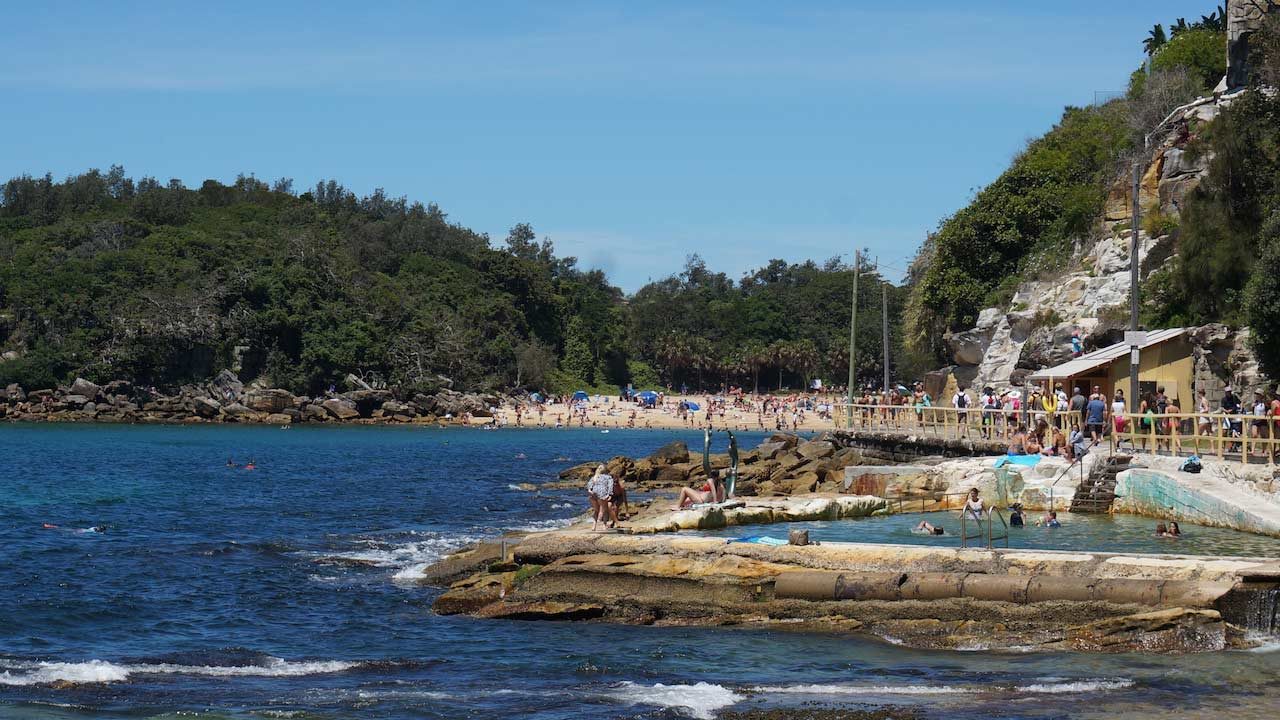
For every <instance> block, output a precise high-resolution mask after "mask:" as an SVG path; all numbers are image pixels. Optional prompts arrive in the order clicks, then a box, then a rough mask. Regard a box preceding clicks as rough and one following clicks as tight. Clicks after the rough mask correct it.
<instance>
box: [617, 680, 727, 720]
mask: <svg viewBox="0 0 1280 720" xmlns="http://www.w3.org/2000/svg"><path fill="white" fill-rule="evenodd" d="M601 694H602V695H603V696H604V697H607V698H609V699H612V700H614V701H617V702H622V703H626V704H628V705H654V706H657V707H662V708H668V709H670V710H674V711H676V712H678V713H680V714H682V715H687V716H689V717H693V718H699V720H711V718H713V717H715V711H717V710H720V709H721V708H726V707H729V706H730V705H733V704H734V703H737V702H739V701H741V700H743V699H744V698H743V696H741V695H739V694H737V693H735V692H734V691H732V690H730V689H729V688H726V687H724V686H722V685H713V684H712V683H705V682H700V683H697V684H694V685H663V684H662V683H658V684H657V685H637V684H636V683H632V682H624V683H621V684H619V685H615V686H614V687H612V688H610V689H608V690H606V691H604V692H603V693H601Z"/></svg>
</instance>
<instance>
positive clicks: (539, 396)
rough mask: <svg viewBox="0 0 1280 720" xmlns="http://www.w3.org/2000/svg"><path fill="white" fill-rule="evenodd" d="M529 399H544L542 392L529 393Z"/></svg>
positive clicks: (535, 400)
mask: <svg viewBox="0 0 1280 720" xmlns="http://www.w3.org/2000/svg"><path fill="white" fill-rule="evenodd" d="M529 399H530V400H532V401H534V402H536V403H540V402H543V400H544V398H543V397H542V393H529Z"/></svg>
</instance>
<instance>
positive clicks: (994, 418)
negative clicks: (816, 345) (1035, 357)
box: [832, 403, 1280, 465]
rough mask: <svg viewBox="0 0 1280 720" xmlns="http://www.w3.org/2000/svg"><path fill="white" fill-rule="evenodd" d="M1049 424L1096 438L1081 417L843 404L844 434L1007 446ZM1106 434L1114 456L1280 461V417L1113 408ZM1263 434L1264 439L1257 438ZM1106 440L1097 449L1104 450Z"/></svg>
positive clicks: (835, 416) (837, 410)
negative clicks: (1022, 431)
mask: <svg viewBox="0 0 1280 720" xmlns="http://www.w3.org/2000/svg"><path fill="white" fill-rule="evenodd" d="M1039 420H1044V421H1045V422H1046V423H1047V424H1048V425H1049V426H1050V427H1051V428H1053V427H1056V428H1058V429H1060V430H1061V431H1062V432H1063V434H1067V433H1068V432H1069V430H1070V428H1071V425H1073V424H1078V425H1080V429H1081V430H1082V431H1083V432H1085V433H1086V434H1089V427H1088V426H1087V425H1086V424H1084V423H1082V422H1081V420H1083V418H1082V417H1081V415H1080V414H1079V413H1076V412H1072V411H1070V410H1068V411H1064V412H1057V411H1052V412H1051V411H1047V410H1043V409H1031V408H1022V409H1020V410H1012V409H1005V408H997V409H986V408H982V407H980V406H970V407H965V408H955V407H942V406H937V405H881V404H878V403H855V404H853V405H848V404H835V405H833V406H832V421H833V424H834V425H835V427H836V428H850V429H854V430H869V431H887V432H901V433H905V434H918V435H930V436H933V437H937V438H943V439H957V440H964V439H969V440H973V439H987V440H990V441H992V442H1001V441H1005V440H1008V439H1009V438H1011V437H1012V435H1013V433H1014V431H1015V430H1016V428H1017V427H1018V425H1020V424H1025V425H1027V426H1028V427H1029V428H1033V427H1034V426H1035V425H1036V423H1037V422H1038V421H1039ZM1102 434H1103V435H1104V436H1106V438H1107V439H1108V442H1109V443H1110V446H1111V451H1112V453H1113V454H1114V453H1115V452H1116V451H1117V450H1118V449H1119V446H1120V445H1123V444H1126V443H1127V444H1128V446H1129V448H1131V449H1132V450H1134V451H1138V450H1143V451H1147V452H1156V453H1159V452H1161V451H1163V452H1166V453H1168V454H1171V455H1190V454H1196V455H1201V456H1210V455H1213V456H1216V457H1218V459H1220V460H1228V459H1232V460H1239V461H1241V462H1266V463H1267V464H1269V465H1274V464H1275V463H1276V459H1277V456H1280V416H1275V415H1252V414H1249V413H1233V414H1228V413H1224V412H1222V411H1220V410H1219V411H1213V412H1179V413H1142V414H1136V413H1127V412H1126V413H1123V414H1113V413H1112V412H1111V411H1110V410H1108V411H1107V412H1106V414H1105V416H1104V419H1103V429H1102ZM1255 434H1256V437H1255V436H1254V435H1255ZM1100 443H1101V439H1099V441H1097V442H1095V443H1094V446H1095V447H1096V446H1097V445H1098V444H1100Z"/></svg>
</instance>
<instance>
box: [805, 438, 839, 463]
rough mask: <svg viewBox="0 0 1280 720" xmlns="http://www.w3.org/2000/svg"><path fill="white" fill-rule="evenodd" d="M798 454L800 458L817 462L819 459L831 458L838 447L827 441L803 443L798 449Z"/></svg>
mask: <svg viewBox="0 0 1280 720" xmlns="http://www.w3.org/2000/svg"><path fill="white" fill-rule="evenodd" d="M796 452H797V453H798V454H799V455H800V457H802V458H805V459H806V460H816V459H819V458H827V457H831V456H832V455H834V454H835V453H836V446H835V445H832V444H831V443H830V442H829V441H827V440H814V441H813V442H807V443H803V444H802V445H800V446H798V447H797V448H796Z"/></svg>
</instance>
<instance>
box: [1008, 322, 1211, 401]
mask: <svg viewBox="0 0 1280 720" xmlns="http://www.w3.org/2000/svg"><path fill="white" fill-rule="evenodd" d="M1189 330H1190V328H1168V329H1165V330H1149V331H1147V341H1146V343H1145V344H1143V345H1140V346H1139V349H1140V353H1139V360H1138V387H1139V389H1140V391H1141V392H1142V394H1143V395H1148V394H1153V393H1155V391H1156V388H1157V387H1163V388H1164V390H1165V394H1166V395H1168V396H1169V397H1170V398H1172V399H1173V400H1174V401H1176V402H1177V403H1178V405H1179V407H1182V408H1184V409H1185V408H1189V407H1191V406H1192V405H1191V403H1192V400H1193V397H1192V390H1193V388H1192V376H1193V374H1194V369H1195V360H1194V358H1193V356H1192V353H1191V343H1190V342H1189V341H1188V339H1187V332H1188V331H1189ZM1027 380H1028V381H1029V382H1031V383H1034V384H1043V385H1047V386H1048V388H1049V389H1050V390H1052V388H1053V386H1054V385H1055V384H1057V383H1062V387H1063V388H1064V389H1065V390H1066V391H1067V394H1071V389H1072V387H1074V386H1077V385H1078V386H1080V389H1081V390H1083V391H1084V393H1085V394H1086V395H1088V394H1089V391H1090V390H1091V389H1092V388H1093V386H1095V385H1096V386H1098V387H1100V388H1102V392H1103V393H1104V394H1105V396H1106V397H1107V398H1108V399H1110V398H1111V397H1113V396H1114V395H1115V390H1116V388H1121V389H1123V390H1124V391H1125V395H1128V394H1129V346H1128V345H1126V344H1124V343H1122V342H1121V343H1116V344H1115V345H1110V346H1108V347H1105V348H1102V349H1100V350H1094V351H1093V352H1091V353H1086V354H1084V355H1081V356H1080V357H1078V358H1073V359H1071V360H1070V361H1068V362H1065V363H1062V364H1061V365H1055V366H1053V367H1051V368H1045V369H1043V370H1037V371H1036V372H1034V373H1032V374H1031V375H1029V376H1028V377H1027ZM1128 404H1129V405H1130V406H1133V404H1134V401H1133V400H1132V399H1130V400H1129V403H1128Z"/></svg>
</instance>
